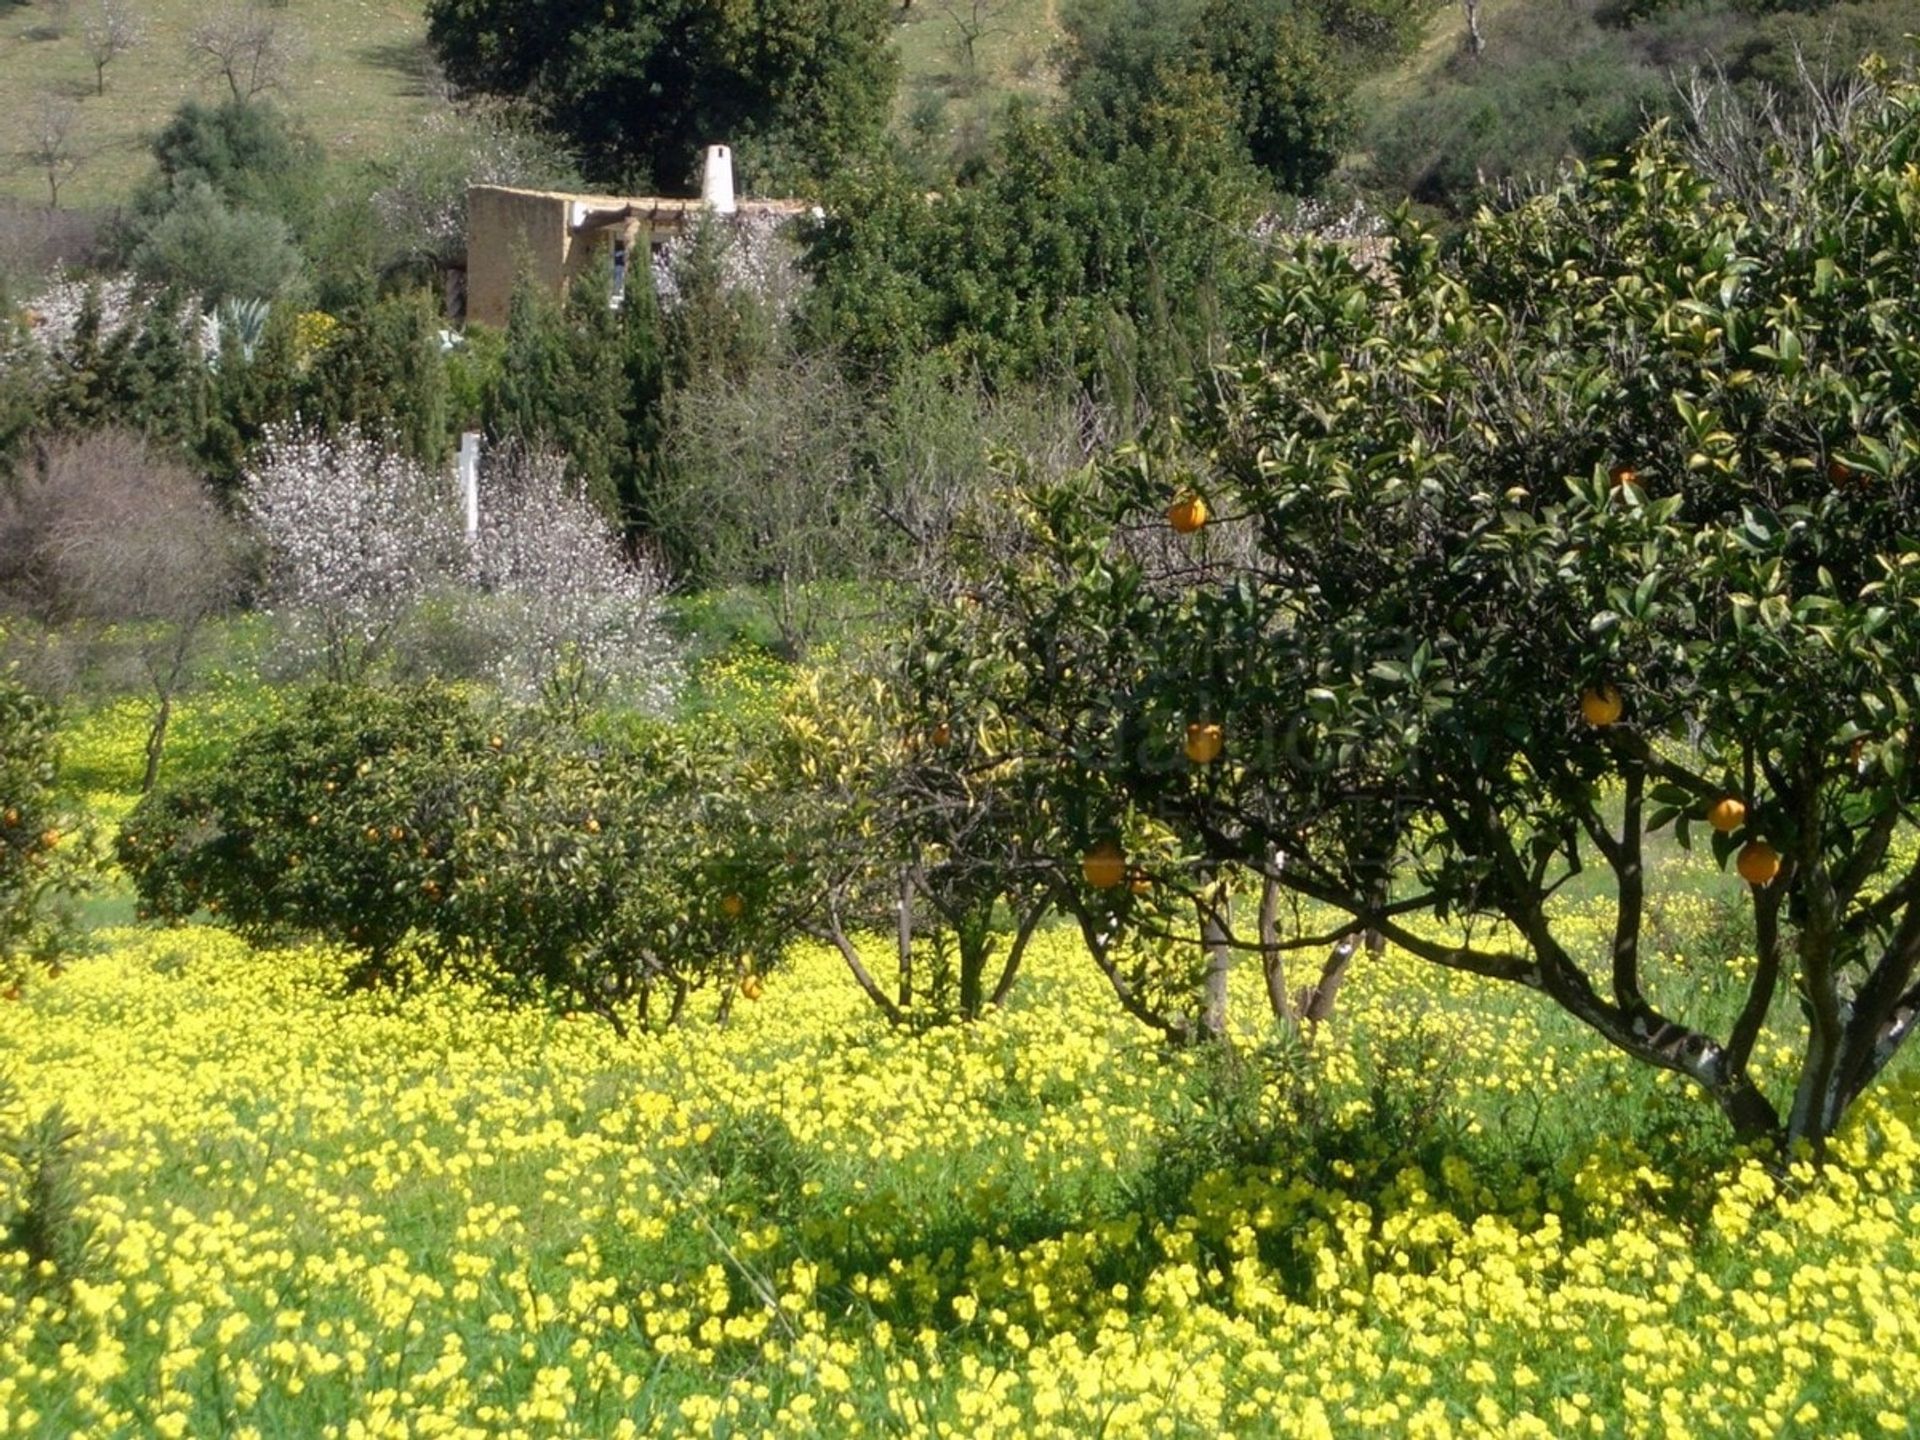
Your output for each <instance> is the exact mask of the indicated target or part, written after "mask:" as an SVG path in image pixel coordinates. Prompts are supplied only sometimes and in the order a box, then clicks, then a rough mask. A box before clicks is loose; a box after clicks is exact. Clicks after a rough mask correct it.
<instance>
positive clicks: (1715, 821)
mask: <svg viewBox="0 0 1920 1440" xmlns="http://www.w3.org/2000/svg"><path fill="white" fill-rule="evenodd" d="M1746 818H1747V807H1746V804H1745V803H1744V802H1743V801H1741V800H1739V799H1737V798H1735V797H1734V796H1732V795H1722V796H1721V797H1720V798H1719V799H1718V800H1716V801H1714V802H1713V804H1712V805H1710V806H1708V807H1707V823H1708V824H1709V825H1711V826H1713V828H1714V829H1716V830H1718V831H1719V832H1720V833H1721V834H1722V835H1731V834H1732V833H1733V832H1734V831H1736V830H1738V829H1739V828H1740V827H1741V825H1743V824H1744V823H1745V822H1746Z"/></svg>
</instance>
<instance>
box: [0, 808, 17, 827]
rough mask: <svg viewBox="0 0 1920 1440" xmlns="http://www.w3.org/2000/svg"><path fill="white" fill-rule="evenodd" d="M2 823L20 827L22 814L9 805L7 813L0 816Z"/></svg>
mask: <svg viewBox="0 0 1920 1440" xmlns="http://www.w3.org/2000/svg"><path fill="white" fill-rule="evenodd" d="M0 823H4V824H7V825H18V824H19V823H20V812H19V811H18V810H16V809H14V808H13V806H11V805H9V806H8V807H7V813H6V814H4V815H0Z"/></svg>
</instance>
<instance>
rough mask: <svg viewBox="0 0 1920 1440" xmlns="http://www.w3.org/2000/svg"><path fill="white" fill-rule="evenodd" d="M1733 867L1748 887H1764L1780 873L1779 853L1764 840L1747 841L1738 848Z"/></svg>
mask: <svg viewBox="0 0 1920 1440" xmlns="http://www.w3.org/2000/svg"><path fill="white" fill-rule="evenodd" d="M1733 867H1734V869H1736V870H1738V871H1739V872H1740V878H1741V879H1742V880H1744V881H1746V882H1747V883H1748V884H1749V885H1766V884H1769V883H1771V882H1772V880H1773V877H1774V876H1776V875H1778V874H1779V873H1780V852H1779V851H1777V850H1775V849H1774V848H1773V846H1771V845H1769V844H1768V843H1767V842H1766V841H1764V840H1749V841H1748V842H1747V843H1746V844H1745V845H1743V846H1741V847H1740V855H1739V858H1737V859H1736V860H1735V861H1734V862H1733Z"/></svg>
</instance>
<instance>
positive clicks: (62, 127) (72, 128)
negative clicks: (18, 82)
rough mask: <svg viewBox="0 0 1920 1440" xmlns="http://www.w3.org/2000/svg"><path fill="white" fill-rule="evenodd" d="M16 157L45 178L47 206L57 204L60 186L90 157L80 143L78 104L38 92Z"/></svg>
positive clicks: (55, 207) (50, 207) (58, 205)
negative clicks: (23, 145) (24, 142)
mask: <svg viewBox="0 0 1920 1440" xmlns="http://www.w3.org/2000/svg"><path fill="white" fill-rule="evenodd" d="M28 125H29V129H28V131H27V144H26V146H25V148H24V149H22V150H21V151H20V159H21V160H22V161H23V162H24V163H25V164H27V165H28V166H30V167H32V168H33V169H34V170H36V171H37V172H39V174H40V175H41V176H42V177H43V178H44V179H45V180H46V182H47V208H48V209H49V210H58V209H59V208H60V187H61V186H62V185H64V184H65V183H66V182H67V181H68V180H70V179H72V178H73V176H74V175H75V174H77V173H78V172H79V170H80V167H81V166H82V165H84V164H85V163H86V162H87V160H88V159H89V158H90V157H89V154H88V152H87V150H86V149H85V148H84V146H83V144H82V135H83V133H84V131H83V126H82V122H81V118H80V107H79V106H78V105H76V104H74V102H73V101H71V100H68V99H66V98H65V97H63V96H58V95H42V96H41V97H40V98H39V99H38V100H37V101H35V102H34V106H33V109H32V112H31V113H30V115H29V117H28Z"/></svg>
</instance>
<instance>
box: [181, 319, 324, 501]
mask: <svg viewBox="0 0 1920 1440" xmlns="http://www.w3.org/2000/svg"><path fill="white" fill-rule="evenodd" d="M293 332H294V311H293V307H292V306H291V305H287V304H280V305H275V306H274V307H273V309H272V310H271V311H270V312H269V314H268V316H267V325H266V331H265V333H264V334H263V335H262V336H261V338H260V341H259V343H258V344H257V345H255V346H254V349H253V354H252V355H251V356H247V355H244V354H241V353H240V352H239V351H238V349H237V348H230V350H229V353H227V354H226V355H224V356H222V357H221V361H220V364H219V365H217V366H215V367H213V368H212V369H211V370H210V371H207V372H205V373H204V380H203V388H204V392H205V401H204V405H203V408H202V411H201V413H200V428H199V430H198V433H197V434H196V436H195V438H194V442H193V455H194V458H195V460H197V461H198V462H199V464H200V465H201V467H202V468H203V470H204V471H205V473H206V476H207V479H208V480H209V482H211V483H212V485H213V486H214V488H215V489H216V490H218V491H220V492H221V493H222V494H223V495H231V494H232V493H233V491H234V490H235V489H236V488H237V487H238V486H239V483H240V475H241V472H242V470H243V469H244V467H245V465H246V461H247V456H248V455H249V454H250V453H251V452H252V450H253V447H254V446H255V445H257V444H259V442H260V441H261V439H262V438H264V437H265V435H266V433H267V430H268V429H269V427H271V426H273V425H276V424H280V423H283V422H285V421H287V420H290V419H292V418H293V416H294V415H295V414H296V413H298V411H299V407H300V398H301V390H300V373H299V372H300V366H299V358H298V356H297V355H296V353H295V347H294V333H293Z"/></svg>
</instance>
